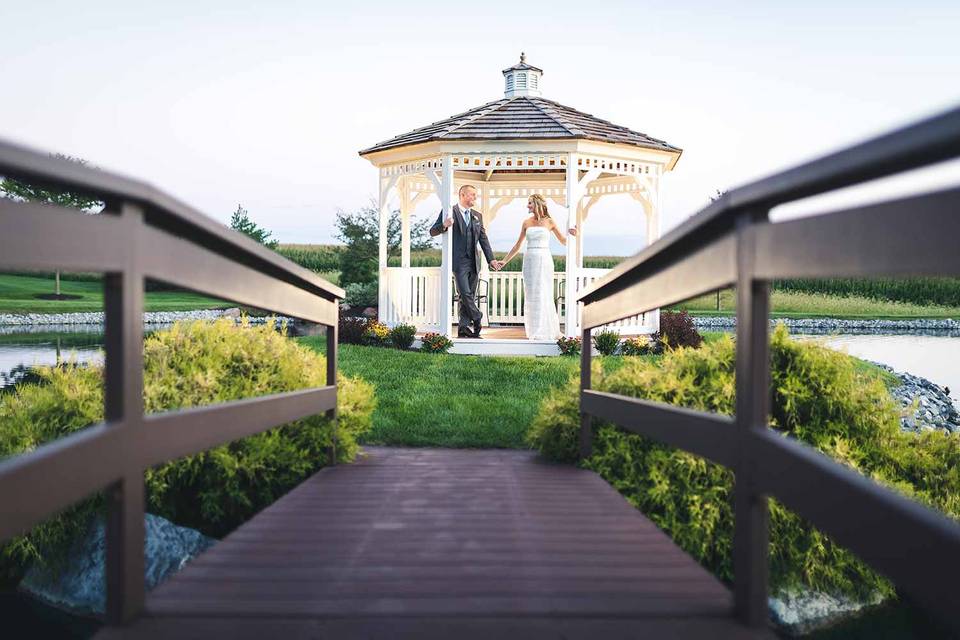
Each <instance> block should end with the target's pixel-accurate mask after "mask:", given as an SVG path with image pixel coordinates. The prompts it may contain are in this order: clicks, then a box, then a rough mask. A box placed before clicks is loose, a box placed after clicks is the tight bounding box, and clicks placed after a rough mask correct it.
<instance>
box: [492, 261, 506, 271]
mask: <svg viewBox="0 0 960 640" xmlns="http://www.w3.org/2000/svg"><path fill="white" fill-rule="evenodd" d="M505 264H506V263H505V262H504V261H503V260H491V261H490V266H491V267H493V270H494V271H500V269H503V265H505Z"/></svg>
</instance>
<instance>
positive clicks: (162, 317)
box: [0, 309, 239, 327]
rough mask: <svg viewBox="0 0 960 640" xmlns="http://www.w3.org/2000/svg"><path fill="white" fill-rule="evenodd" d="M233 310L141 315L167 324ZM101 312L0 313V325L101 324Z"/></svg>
mask: <svg viewBox="0 0 960 640" xmlns="http://www.w3.org/2000/svg"><path fill="white" fill-rule="evenodd" d="M238 312H239V311H238V310H235V309H198V310H196V311H147V312H146V313H144V314H143V323H144V324H167V323H169V322H176V321H177V320H216V319H217V318H219V317H221V316H224V315H234V314H236V313H238ZM103 322H104V316H103V312H102V311H90V312H86V313H0V325H6V326H18V327H22V326H27V325H61V324H62V325H70V324H103Z"/></svg>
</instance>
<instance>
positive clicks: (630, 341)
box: [620, 336, 652, 356]
mask: <svg viewBox="0 0 960 640" xmlns="http://www.w3.org/2000/svg"><path fill="white" fill-rule="evenodd" d="M651 351H652V348H651V346H650V338H648V337H646V336H634V337H632V338H624V340H623V342H622V343H620V353H621V355H625V356H645V355H649V354H650V353H651Z"/></svg>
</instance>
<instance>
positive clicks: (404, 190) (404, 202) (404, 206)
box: [400, 180, 411, 269]
mask: <svg viewBox="0 0 960 640" xmlns="http://www.w3.org/2000/svg"><path fill="white" fill-rule="evenodd" d="M410 208H411V207H410V187H409V185H408V184H407V180H404V181H403V184H402V185H401V186H400V266H402V267H403V268H404V269H409V268H410Z"/></svg>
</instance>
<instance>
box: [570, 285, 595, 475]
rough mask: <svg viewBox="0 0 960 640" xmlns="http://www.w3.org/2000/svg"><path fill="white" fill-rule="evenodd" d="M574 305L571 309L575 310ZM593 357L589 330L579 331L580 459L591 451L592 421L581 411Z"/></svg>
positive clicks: (588, 455) (587, 387) (588, 386)
mask: <svg viewBox="0 0 960 640" xmlns="http://www.w3.org/2000/svg"><path fill="white" fill-rule="evenodd" d="M576 306H577V305H576V303H574V305H573V307H574V308H576ZM592 356H593V340H592V338H591V329H589V328H586V329H583V331H581V344H580V395H581V400H580V407H581V409H580V458H581V459H585V458H589V457H590V454H591V453H592V451H593V424H592V423H593V420H592V419H591V418H590V414H589V413H587V412H586V411H584V410H583V399H582V396H583V392H584V391H586V390H588V389H589V388H590V364H591V360H592V359H593V358H592Z"/></svg>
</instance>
